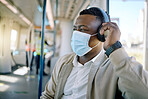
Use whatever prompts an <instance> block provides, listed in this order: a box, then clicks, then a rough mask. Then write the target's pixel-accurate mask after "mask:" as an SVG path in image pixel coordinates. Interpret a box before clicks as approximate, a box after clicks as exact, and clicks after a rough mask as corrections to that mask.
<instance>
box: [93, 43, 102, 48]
mask: <svg viewBox="0 0 148 99" xmlns="http://www.w3.org/2000/svg"><path fill="white" fill-rule="evenodd" d="M99 44H100V42H98V44H96V45H95V46H94V47H92V49H93V48H95V47H97V46H98V45H99Z"/></svg>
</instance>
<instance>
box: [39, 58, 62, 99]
mask: <svg viewBox="0 0 148 99" xmlns="http://www.w3.org/2000/svg"><path fill="white" fill-rule="evenodd" d="M60 63H61V59H59V60H58V61H57V63H56V65H55V67H54V69H53V72H52V75H51V78H50V80H49V81H48V83H47V84H46V86H45V91H44V92H43V93H42V96H41V97H40V99H54V96H55V90H56V85H57V82H58V75H59V72H60V69H61V64H60Z"/></svg>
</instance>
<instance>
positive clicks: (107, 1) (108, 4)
mask: <svg viewBox="0 0 148 99" xmlns="http://www.w3.org/2000/svg"><path fill="white" fill-rule="evenodd" d="M106 3H107V13H108V14H109V0H107V1H106Z"/></svg>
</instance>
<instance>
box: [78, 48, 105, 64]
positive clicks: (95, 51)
mask: <svg viewBox="0 0 148 99" xmlns="http://www.w3.org/2000/svg"><path fill="white" fill-rule="evenodd" d="M101 50H102V48H98V47H96V48H94V49H92V50H91V51H90V52H88V53H87V54H86V55H84V56H79V57H78V62H79V63H81V64H83V65H84V64H85V63H86V62H88V61H90V60H91V59H93V58H94V57H95V56H97V55H98V54H99V53H100V52H101Z"/></svg>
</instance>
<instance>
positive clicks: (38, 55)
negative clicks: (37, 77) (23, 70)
mask: <svg viewBox="0 0 148 99" xmlns="http://www.w3.org/2000/svg"><path fill="white" fill-rule="evenodd" d="M46 45H48V46H49V44H48V43H47V41H46V40H45V44H44V47H45V46H46ZM36 53H37V56H36V74H38V69H39V67H40V55H41V32H40V34H39V37H38V38H37V39H36ZM44 67H45V50H44V60H43V69H44ZM43 75H47V74H46V73H45V72H44V71H43Z"/></svg>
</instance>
